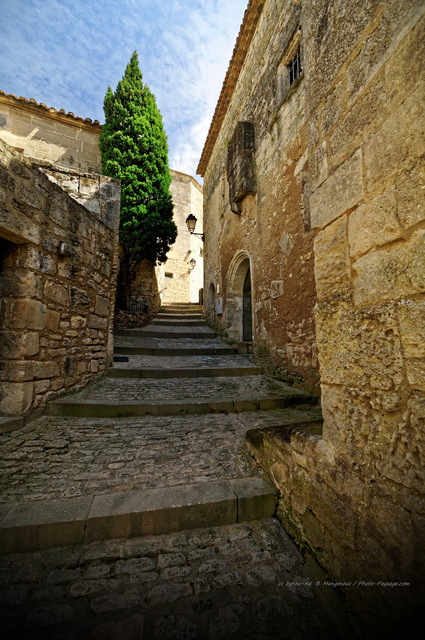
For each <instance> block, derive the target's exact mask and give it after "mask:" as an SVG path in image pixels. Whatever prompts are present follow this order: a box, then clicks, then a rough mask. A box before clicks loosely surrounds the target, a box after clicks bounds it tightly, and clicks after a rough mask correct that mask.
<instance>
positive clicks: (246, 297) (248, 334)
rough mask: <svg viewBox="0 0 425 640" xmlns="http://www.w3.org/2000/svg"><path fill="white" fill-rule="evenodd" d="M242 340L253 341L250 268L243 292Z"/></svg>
mask: <svg viewBox="0 0 425 640" xmlns="http://www.w3.org/2000/svg"><path fill="white" fill-rule="evenodd" d="M242 340H243V341H244V342H249V341H251V340H252V295H251V269H249V268H248V271H247V272H246V276H245V280H244V283H243V290H242Z"/></svg>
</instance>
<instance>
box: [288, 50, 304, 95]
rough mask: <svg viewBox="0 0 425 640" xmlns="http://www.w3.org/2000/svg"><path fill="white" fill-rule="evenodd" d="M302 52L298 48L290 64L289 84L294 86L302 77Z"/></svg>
mask: <svg viewBox="0 0 425 640" xmlns="http://www.w3.org/2000/svg"><path fill="white" fill-rule="evenodd" d="M301 72H302V69H301V50H300V48H299V47H298V49H297V53H296V54H295V56H294V57H293V58H292V60H291V61H290V62H289V64H288V83H289V86H292V85H293V84H294V82H295V81H296V80H298V78H300V77H301Z"/></svg>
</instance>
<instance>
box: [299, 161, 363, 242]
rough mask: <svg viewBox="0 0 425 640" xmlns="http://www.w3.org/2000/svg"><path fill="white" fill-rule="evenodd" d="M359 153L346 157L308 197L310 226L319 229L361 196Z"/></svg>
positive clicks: (355, 202) (351, 205)
mask: <svg viewBox="0 0 425 640" xmlns="http://www.w3.org/2000/svg"><path fill="white" fill-rule="evenodd" d="M362 175H363V172H362V160H361V154H360V153H359V152H356V153H354V154H353V156H352V157H351V158H348V159H347V160H346V161H345V162H344V163H343V164H342V165H341V166H340V167H338V169H337V170H336V171H335V172H334V173H333V174H332V175H330V176H329V177H328V178H327V180H326V181H325V182H324V183H323V184H322V185H321V186H320V187H318V188H317V189H316V191H314V192H313V193H312V195H311V197H310V216H311V226H312V227H313V228H316V229H318V228H319V229H320V228H322V227H324V226H325V225H327V224H329V222H332V221H333V220H335V218H337V217H338V216H340V215H341V214H342V213H344V212H345V211H347V210H349V209H351V208H352V207H354V206H355V205H356V204H358V202H359V201H360V200H361V198H362V196H363V177H362Z"/></svg>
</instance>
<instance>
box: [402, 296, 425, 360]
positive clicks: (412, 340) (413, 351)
mask: <svg viewBox="0 0 425 640" xmlns="http://www.w3.org/2000/svg"><path fill="white" fill-rule="evenodd" d="M397 315H398V321H399V326H400V337H401V343H402V345H403V350H404V355H405V357H406V358H425V302H424V301H423V300H403V301H401V302H400V304H399V305H398V308H397Z"/></svg>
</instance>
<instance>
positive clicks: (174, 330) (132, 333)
mask: <svg viewBox="0 0 425 640" xmlns="http://www.w3.org/2000/svg"><path fill="white" fill-rule="evenodd" d="M114 335H115V336H118V337H124V336H125V337H126V338H161V339H164V340H169V339H173V340H174V339H178V338H183V339H186V340H187V339H190V340H211V339H213V338H215V337H216V335H217V334H216V333H214V331H212V330H211V329H210V328H209V327H205V328H203V327H193V328H190V327H184V326H183V327H181V326H178V327H176V326H172V327H167V328H165V327H154V326H153V325H152V324H149V325H147V327H142V328H141V329H118V330H117V331H115V332H114Z"/></svg>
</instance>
